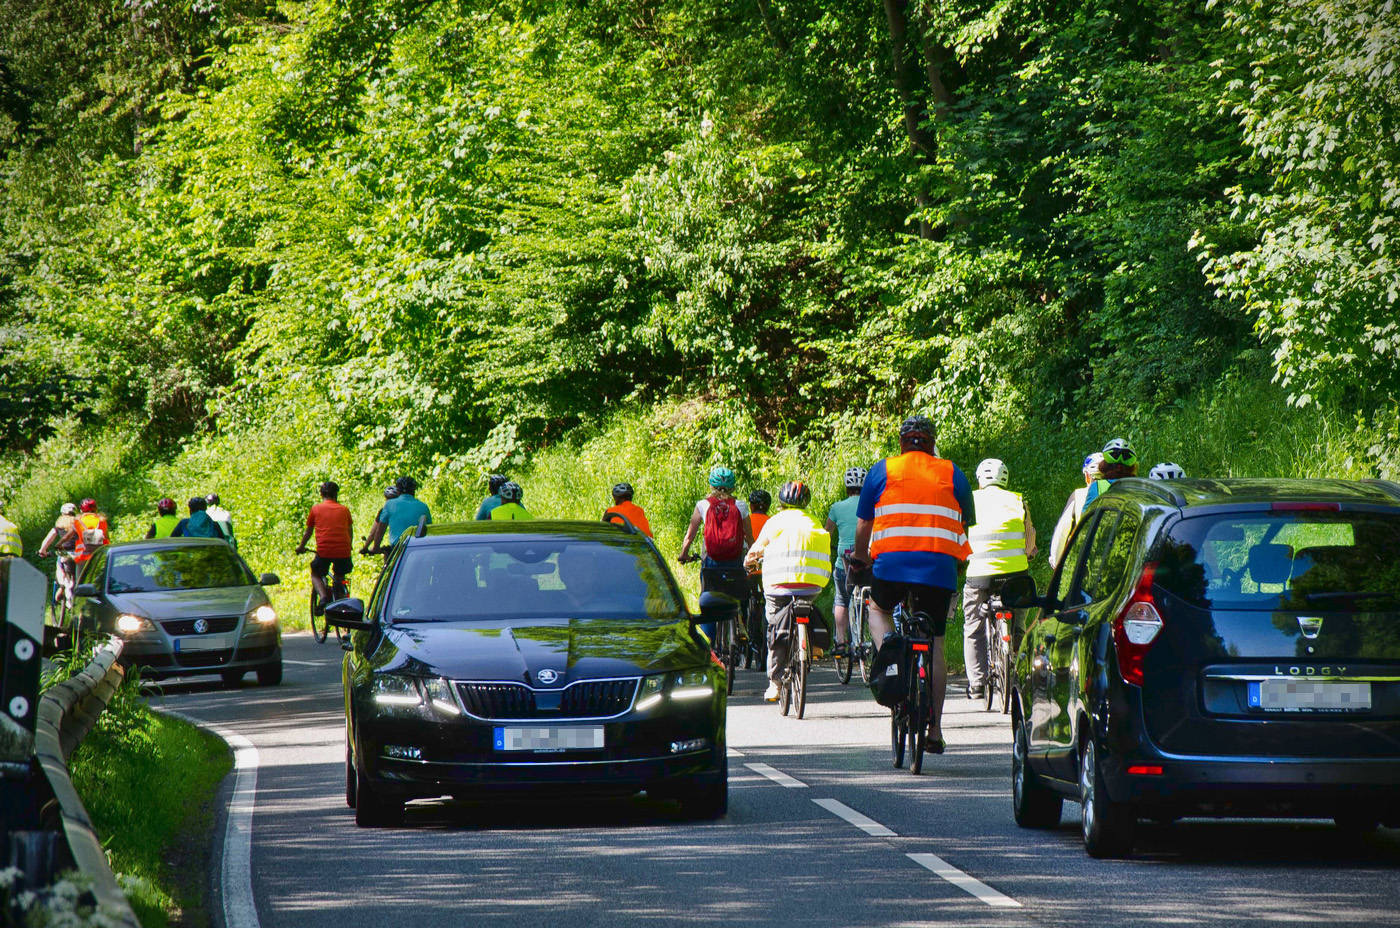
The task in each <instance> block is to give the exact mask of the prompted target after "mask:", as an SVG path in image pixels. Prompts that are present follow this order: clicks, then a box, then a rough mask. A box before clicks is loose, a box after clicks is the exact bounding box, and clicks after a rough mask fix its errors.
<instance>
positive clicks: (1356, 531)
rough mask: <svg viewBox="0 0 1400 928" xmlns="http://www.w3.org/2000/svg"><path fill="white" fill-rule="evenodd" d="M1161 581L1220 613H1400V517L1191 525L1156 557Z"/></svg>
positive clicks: (1231, 519)
mask: <svg viewBox="0 0 1400 928" xmlns="http://www.w3.org/2000/svg"><path fill="white" fill-rule="evenodd" d="M1154 559H1155V560H1156V561H1157V562H1158V564H1159V567H1158V571H1157V574H1156V579H1157V582H1158V583H1160V584H1162V585H1163V586H1165V587H1166V588H1167V589H1169V590H1170V591H1171V592H1173V593H1174V594H1176V595H1177V596H1180V597H1181V598H1182V599H1185V600H1187V601H1188V602H1191V603H1193V604H1195V605H1198V606H1204V607H1206V608H1212V609H1261V610H1288V611H1296V610H1304V609H1308V610H1315V611H1343V612H1368V611H1375V610H1393V609H1397V608H1400V517H1395V516H1386V515H1379V514H1372V513H1346V512H1299V513H1248V514H1243V513H1242V514H1238V515H1229V516H1203V517H1198V518H1194V519H1183V520H1181V521H1180V522H1178V523H1176V524H1175V525H1174V526H1172V528H1171V530H1170V534H1169V537H1167V538H1166V539H1164V540H1163V541H1162V542H1161V543H1160V544H1159V545H1158V549H1157V551H1156V552H1155V553H1154Z"/></svg>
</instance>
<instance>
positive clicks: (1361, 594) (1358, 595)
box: [1303, 591, 1400, 602]
mask: <svg viewBox="0 0 1400 928" xmlns="http://www.w3.org/2000/svg"><path fill="white" fill-rule="evenodd" d="M1303 598H1304V599H1306V600H1307V601H1308V602H1312V601H1313V600H1315V599H1400V593H1382V592H1378V591H1377V592H1366V591H1358V592H1355V593H1343V592H1335V593H1304V594H1303Z"/></svg>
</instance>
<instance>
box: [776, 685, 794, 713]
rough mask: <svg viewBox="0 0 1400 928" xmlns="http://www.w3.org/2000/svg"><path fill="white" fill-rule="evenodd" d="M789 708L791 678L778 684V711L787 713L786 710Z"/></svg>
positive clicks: (790, 704)
mask: <svg viewBox="0 0 1400 928" xmlns="http://www.w3.org/2000/svg"><path fill="white" fill-rule="evenodd" d="M791 708H792V682H791V680H784V681H783V682H782V683H779V684H778V711H779V712H781V713H782V714H783V715H787V714H788V710H789V709H791Z"/></svg>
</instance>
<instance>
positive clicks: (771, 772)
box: [744, 764, 807, 789]
mask: <svg viewBox="0 0 1400 928" xmlns="http://www.w3.org/2000/svg"><path fill="white" fill-rule="evenodd" d="M744 766H745V767H748V768H749V769H750V770H752V771H753V772H754V773H757V774H759V775H760V776H765V777H767V778H768V779H770V780H772V781H773V782H774V783H777V784H778V785H779V786H786V787H787V788H788V789H806V788H807V784H806V783H803V782H802V781H801V780H799V779H797V778H796V777H790V776H788V775H787V774H786V773H783V772H782V771H781V770H775V769H774V768H772V767H770V766H768V765H767V764H745V765H744Z"/></svg>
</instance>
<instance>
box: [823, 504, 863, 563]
mask: <svg viewBox="0 0 1400 928" xmlns="http://www.w3.org/2000/svg"><path fill="white" fill-rule="evenodd" d="M859 505H860V496H859V495H856V496H848V497H846V498H845V499H843V500H841V502H839V503H836V504H835V505H833V506H832V507H831V508H830V509H828V510H827V511H826V517H827V518H828V519H830V520H831V521H832V524H834V525H835V526H836V554H837V556H838V557H839V556H840V555H842V554H844V553H845V552H847V551H849V550H851V549H852V548H854V547H855V544H856V507H857V506H859Z"/></svg>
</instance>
